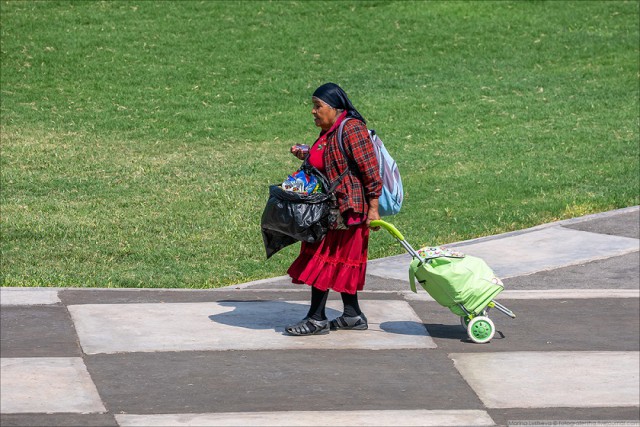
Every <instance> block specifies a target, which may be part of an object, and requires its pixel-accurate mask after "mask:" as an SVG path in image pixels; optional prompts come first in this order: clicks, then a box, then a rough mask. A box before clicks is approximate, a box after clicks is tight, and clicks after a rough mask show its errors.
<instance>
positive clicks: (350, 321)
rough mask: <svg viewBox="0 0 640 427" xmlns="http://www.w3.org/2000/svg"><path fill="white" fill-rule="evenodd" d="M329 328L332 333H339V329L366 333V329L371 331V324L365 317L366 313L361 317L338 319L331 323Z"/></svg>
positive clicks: (341, 317)
mask: <svg viewBox="0 0 640 427" xmlns="http://www.w3.org/2000/svg"><path fill="white" fill-rule="evenodd" d="M329 328H330V329H331V330H332V331H337V330H338V329H353V330H356V331H364V330H366V329H369V324H368V323H367V317H366V316H365V315H364V313H360V315H359V316H353V317H346V316H340V317H336V318H335V319H333V320H332V321H331V322H329Z"/></svg>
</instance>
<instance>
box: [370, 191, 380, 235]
mask: <svg viewBox="0 0 640 427" xmlns="http://www.w3.org/2000/svg"><path fill="white" fill-rule="evenodd" d="M378 219H380V214H379V213H378V199H370V200H369V212H368V213H367V225H368V226H369V228H370V229H372V230H373V231H378V230H380V227H371V226H370V224H371V221H375V220H378Z"/></svg>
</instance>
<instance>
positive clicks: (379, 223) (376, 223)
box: [369, 219, 404, 241]
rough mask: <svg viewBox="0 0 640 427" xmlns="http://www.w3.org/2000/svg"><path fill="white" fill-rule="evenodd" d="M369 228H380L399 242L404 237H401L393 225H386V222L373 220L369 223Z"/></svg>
mask: <svg viewBox="0 0 640 427" xmlns="http://www.w3.org/2000/svg"><path fill="white" fill-rule="evenodd" d="M369 226H370V227H382V228H384V229H385V230H387V231H388V232H389V233H390V234H391V235H392V236H393V237H395V238H396V239H398V240H400V241H403V240H404V236H403V235H402V233H400V232H399V231H398V229H397V228H396V227H395V226H394V225H393V224H390V223H388V222H386V221H383V220H381V219H375V220H373V221H371V223H370V224H369Z"/></svg>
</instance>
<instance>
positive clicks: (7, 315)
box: [0, 206, 640, 426]
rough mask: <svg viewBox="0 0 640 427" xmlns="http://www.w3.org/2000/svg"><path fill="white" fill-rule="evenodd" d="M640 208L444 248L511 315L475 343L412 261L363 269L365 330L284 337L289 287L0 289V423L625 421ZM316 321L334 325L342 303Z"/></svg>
mask: <svg viewBox="0 0 640 427" xmlns="http://www.w3.org/2000/svg"><path fill="white" fill-rule="evenodd" d="M639 212H640V210H639V208H638V207H637V206H636V207H632V208H627V209H621V210H617V211H612V212H605V213H603V214H597V215H590V216H586V217H582V218H575V219H572V220H568V221H561V222H556V223H552V224H545V225H542V226H539V227H534V228H531V229H527V230H521V231H518V232H514V233H507V234H503V235H498V236H491V237H486V238H482V239H476V240H472V241H467V242H457V243H454V244H451V245H447V246H449V247H455V248H456V249H458V250H460V251H462V252H465V253H468V254H470V255H475V256H479V257H481V258H483V259H485V260H486V261H487V262H488V263H489V265H491V266H492V267H493V268H494V270H495V271H496V272H497V273H498V275H499V276H501V277H502V278H503V279H504V282H505V291H503V292H502V293H501V294H500V295H499V296H498V298H497V299H498V300H499V301H501V302H502V303H503V304H504V305H506V306H508V307H509V308H510V309H512V310H513V311H514V312H516V314H517V315H518V317H517V318H516V319H510V318H508V317H507V316H504V315H502V314H501V313H499V312H495V311H492V312H491V318H492V319H493V321H494V323H495V324H496V329H497V333H496V336H495V337H494V338H493V340H492V341H491V342H490V343H488V344H483V345H480V344H474V343H472V342H470V341H469V340H468V338H467V336H466V331H465V330H464V329H463V328H462V327H461V326H460V324H459V319H458V318H457V317H456V316H454V315H452V314H451V312H449V311H448V310H447V309H445V308H443V307H441V306H439V305H438V304H437V303H435V302H434V301H433V300H432V299H431V298H430V297H429V296H428V294H427V293H425V292H424V291H419V293H418V294H413V293H412V292H410V291H409V289H408V282H407V267H408V264H409V261H410V257H409V256H408V255H400V256H396V257H390V258H385V259H379V260H374V261H371V262H370V266H369V268H368V278H367V279H368V282H367V287H366V289H367V290H366V291H365V292H363V293H362V294H361V307H362V309H363V311H364V312H365V313H366V314H367V316H368V318H369V321H370V329H369V330H367V331H338V332H332V333H330V334H329V335H326V336H318V337H289V336H287V335H285V334H284V332H283V328H284V326H285V325H286V324H288V323H291V322H293V321H297V320H299V318H301V317H303V315H304V314H305V313H306V304H307V300H308V296H309V290H308V288H307V287H306V286H295V285H292V284H291V283H290V281H289V280H288V278H286V277H276V278H273V279H268V280H262V281H256V282H251V283H246V284H243V285H238V286H232V287H227V288H223V289H216V290H202V291H191V290H167V289H158V290H151V289H143V290H130V289H52V288H39V289H25V288H2V289H1V294H0V296H1V300H0V302H1V303H2V316H1V317H2V324H1V326H2V328H1V333H2V337H1V356H2V375H1V377H0V379H1V386H2V387H1V393H0V397H1V401H0V422H1V424H2V425H3V426H5V425H7V426H8V425H120V426H138V425H145V426H151V425H171V426H179V425H437V426H444V425H545V424H544V423H541V422H540V420H555V421H556V422H555V425H571V420H573V421H574V422H573V424H576V422H575V420H589V421H590V422H592V424H589V425H598V424H595V423H594V422H595V421H598V422H599V423H600V425H614V424H613V421H617V423H618V424H615V425H638V424H639V421H638V420H639V419H640V417H639V400H640V398H639V392H638V390H639V389H640V383H639V381H640V380H639V372H638V371H639V368H638V367H639V365H640V361H639V359H638V355H639V354H640V353H639V350H640V348H639V347H640V344H639V338H638V337H639V335H640V330H639V329H640V325H639V323H640V320H639V313H640V307H639V299H638V297H639V288H640V284H639V281H640V273H639V270H640V267H639V265H640V259H639V240H638V239H639V234H640V233H639V228H640V219H639ZM381 233H384V232H381ZM405 237H407V239H408V240H409V241H410V242H411V238H412V237H411V236H410V231H405ZM380 238H391V237H390V236H383V235H382V234H378V235H376V237H375V239H380ZM411 243H412V244H414V245H415V243H414V242H411ZM327 311H328V313H327V314H328V316H334V315H339V314H340V312H341V304H340V300H339V296H337V295H333V294H332V295H331V297H330V301H329V304H328V310H327ZM562 422H564V424H561V423H562ZM535 423H537V424H535ZM559 423H560V424H559Z"/></svg>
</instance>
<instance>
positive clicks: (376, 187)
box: [324, 120, 382, 214]
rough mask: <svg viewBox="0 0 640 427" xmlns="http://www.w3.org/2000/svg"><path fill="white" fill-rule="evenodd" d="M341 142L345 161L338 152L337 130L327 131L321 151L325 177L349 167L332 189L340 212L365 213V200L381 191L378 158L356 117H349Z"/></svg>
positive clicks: (362, 124)
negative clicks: (336, 186)
mask: <svg viewBox="0 0 640 427" xmlns="http://www.w3.org/2000/svg"><path fill="white" fill-rule="evenodd" d="M342 143H343V145H344V150H345V152H346V154H347V157H348V158H349V163H348V164H347V159H345V158H344V156H343V155H342V153H341V152H340V147H339V146H338V134H337V131H335V130H334V131H333V132H331V133H330V134H328V135H327V148H326V149H325V152H324V164H325V168H326V174H327V177H328V178H329V181H331V182H333V181H335V180H336V179H337V178H338V177H339V176H340V174H341V173H342V172H344V170H345V168H347V165H348V166H349V169H350V171H349V173H348V174H346V175H345V177H344V178H342V181H341V182H340V184H339V185H338V188H337V189H336V196H337V199H338V204H339V207H340V212H341V213H345V212H346V211H347V210H349V209H353V211H354V212H355V213H361V214H366V213H367V212H368V210H369V204H368V200H369V199H377V198H378V197H380V194H381V193H382V179H381V178H380V169H379V166H378V159H377V157H376V153H375V151H374V148H373V143H372V142H371V140H370V139H369V131H368V130H367V127H366V125H365V124H364V123H363V122H361V121H360V120H349V121H348V122H347V124H346V125H345V126H344V129H343V132H342ZM356 168H357V169H356ZM354 169H356V170H354Z"/></svg>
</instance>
